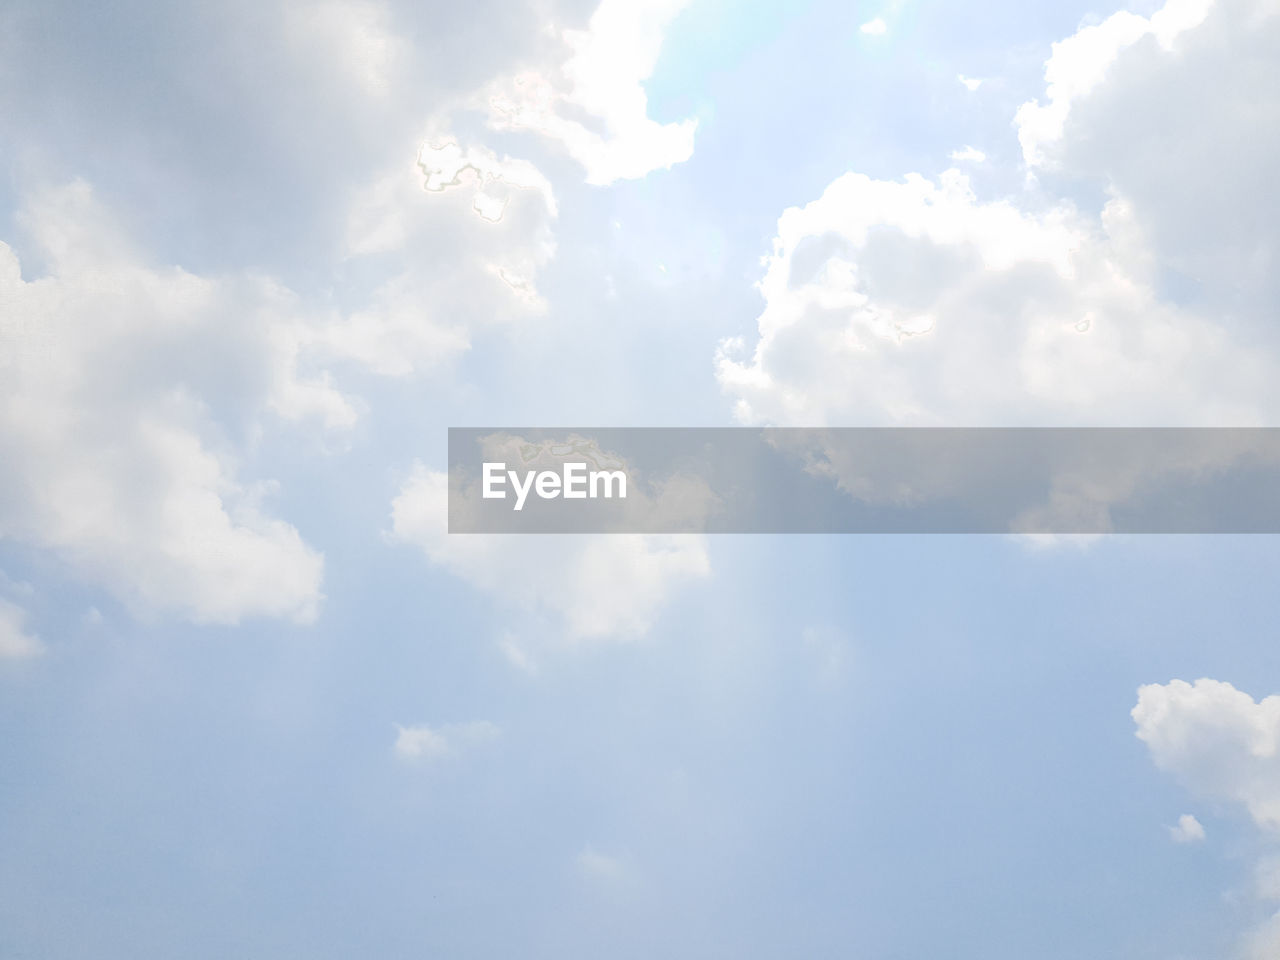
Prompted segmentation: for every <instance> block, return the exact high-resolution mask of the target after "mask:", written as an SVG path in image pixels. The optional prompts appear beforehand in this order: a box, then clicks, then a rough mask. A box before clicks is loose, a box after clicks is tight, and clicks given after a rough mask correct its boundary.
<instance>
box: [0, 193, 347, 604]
mask: <svg viewBox="0 0 1280 960" xmlns="http://www.w3.org/2000/svg"><path fill="white" fill-rule="evenodd" d="M23 220H24V222H25V224H26V227H27V231H28V233H29V234H30V235H31V237H32V238H33V243H32V249H33V252H34V254H35V256H36V258H37V259H38V260H39V262H41V263H43V264H44V265H45V267H46V268H47V272H46V273H45V275H43V276H39V277H37V278H33V279H26V278H24V275H23V268H22V265H21V264H20V263H19V260H18V257H17V255H16V254H15V252H14V250H13V249H11V248H10V247H9V246H8V245H5V244H0V324H2V326H0V340H2V341H3V344H4V349H3V350H2V351H0V460H3V462H4V463H5V464H6V465H7V467H6V470H5V471H4V474H3V476H2V477H0V536H5V537H14V538H17V539H19V540H22V541H25V542H28V543H32V544H36V545H38V546H42V547H47V548H49V549H51V550H53V551H55V552H56V553H58V554H59V555H60V556H62V557H63V558H64V559H65V560H67V561H68V562H69V563H71V564H72V565H73V566H74V567H75V568H77V569H78V570H79V571H80V572H81V573H82V574H84V575H87V576H89V577H91V578H93V579H95V580H98V581H100V582H103V583H105V584H107V585H108V586H109V587H110V588H112V589H114V590H115V591H116V593H117V594H118V595H119V596H120V597H121V598H122V599H124V600H125V601H126V602H128V603H130V604H131V605H133V606H134V607H135V608H136V609H139V610H141V611H146V612H169V613H174V614H177V615H180V616H185V617H188V618H190V619H192V620H196V621H203V622H209V621H212V622H223V623H229V622H235V621H237V620H239V619H240V618H241V617H244V616H254V615H269V616H286V617H292V618H294V619H298V620H308V619H310V618H312V617H313V616H314V615H315V613H316V608H317V604H318V602H319V599H320V582H321V573H322V568H323V562H322V558H321V557H320V555H319V554H318V553H317V552H316V551H314V550H313V549H311V548H310V547H308V546H307V544H306V543H304V542H303V539H302V537H301V536H300V535H299V533H298V531H297V530H295V529H294V528H293V527H292V526H290V525H289V524H287V523H284V522H283V521H281V520H278V519H275V518H273V517H272V516H271V514H270V511H269V510H268V509H267V507H266V505H265V501H266V499H267V497H268V495H269V494H270V492H271V491H270V489H269V487H268V486H266V485H263V484H254V483H247V482H245V481H243V480H241V479H240V478H238V476H237V471H236V462H235V456H234V454H233V453H232V452H231V451H233V450H234V448H235V442H236V438H237V437H241V436H244V435H245V434H246V433H249V432H251V431H252V430H253V428H254V425H255V424H256V423H257V422H258V420H259V419H260V418H261V417H263V416H274V417H276V418H279V419H282V420H301V419H307V418H312V419H316V420H318V421H320V422H321V423H323V424H325V425H327V426H331V427H334V426H336V427H340V426H343V425H346V424H348V423H349V422H350V421H351V419H352V417H353V416H354V414H353V411H352V408H351V406H350V405H349V403H348V402H347V401H346V399H345V398H344V397H343V396H342V395H341V394H340V393H338V392H337V391H336V390H334V389H333V388H332V386H331V385H330V384H329V382H328V381H327V379H326V378H325V377H323V376H320V375H316V376H311V375H307V374H304V373H303V372H302V371H301V368H300V366H299V353H300V349H301V342H302V339H303V333H302V329H303V327H302V321H301V320H300V319H299V318H298V305H297V303H296V302H295V300H294V298H293V297H292V296H291V295H290V294H289V293H288V292H287V291H285V290H283V289H281V288H280V287H278V286H276V285H274V284H272V283H270V282H269V281H266V280H262V279H258V278H253V277H230V278H209V277H201V276H196V275H193V274H190V273H187V272H186V271H184V270H181V269H178V268H172V267H168V268H158V267H153V266H151V265H149V264H147V263H146V262H145V261H144V260H143V259H142V258H140V257H139V256H138V255H137V254H136V253H135V252H133V251H132V250H131V249H130V247H129V242H128V239H127V238H126V237H124V236H123V235H122V234H121V232H120V231H119V230H118V229H117V228H116V227H115V226H114V225H113V223H112V222H111V218H110V217H109V216H108V215H107V214H106V212H104V211H103V210H102V209H101V208H100V206H99V205H97V204H96V203H95V201H94V198H93V196H92V193H91V191H90V190H89V188H88V187H87V186H86V185H85V184H84V183H79V182H77V183H73V184H70V185H68V186H65V187H63V188H60V189H54V190H49V191H45V192H43V193H41V194H40V195H38V196H37V197H35V198H34V199H33V200H32V201H31V202H30V204H29V205H28V206H27V208H26V210H25V213H24V215H23Z"/></svg>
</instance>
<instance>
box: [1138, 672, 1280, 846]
mask: <svg viewBox="0 0 1280 960" xmlns="http://www.w3.org/2000/svg"><path fill="white" fill-rule="evenodd" d="M1133 719H1134V722H1135V723H1136V724H1137V726H1138V731H1137V736H1138V739H1139V740H1141V741H1142V742H1143V743H1145V744H1146V745H1147V749H1148V750H1149V751H1150V752H1151V759H1152V760H1153V761H1155V764H1156V766H1157V767H1159V768H1160V769H1161V770H1165V771H1167V772H1169V773H1171V774H1173V775H1174V776H1175V777H1176V778H1177V779H1178V780H1179V781H1181V782H1182V783H1183V784H1184V785H1186V786H1187V787H1188V788H1189V789H1190V790H1192V791H1193V792H1195V793H1196V794H1198V795H1201V796H1205V797H1209V798H1213V799H1220V800H1228V801H1231V802H1234V803H1239V804H1241V805H1242V806H1243V807H1244V808H1245V809H1247V810H1248V811H1249V814H1250V816H1252V818H1253V820H1254V822H1255V823H1257V825H1258V826H1259V827H1260V828H1262V829H1263V830H1266V831H1269V832H1277V833H1280V696H1270V697H1265V698H1264V699H1262V700H1259V701H1256V702H1255V701H1254V699H1253V698H1252V697H1251V696H1249V695H1248V694H1247V693H1245V692H1243V691H1241V690H1237V689H1236V688H1235V687H1233V686H1232V685H1231V684H1229V683H1223V682H1222V681H1219V680H1210V679H1201V680H1197V681H1196V682H1195V683H1194V684H1191V683H1187V682H1186V681H1184V680H1173V681H1170V682H1169V683H1167V684H1151V685H1148V686H1144V687H1142V688H1141V689H1140V690H1139V691H1138V704H1137V706H1135V707H1134V708H1133Z"/></svg>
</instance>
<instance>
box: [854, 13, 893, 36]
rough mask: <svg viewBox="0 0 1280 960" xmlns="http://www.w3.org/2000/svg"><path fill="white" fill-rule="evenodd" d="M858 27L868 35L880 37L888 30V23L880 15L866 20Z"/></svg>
mask: <svg viewBox="0 0 1280 960" xmlns="http://www.w3.org/2000/svg"><path fill="white" fill-rule="evenodd" d="M858 29H859V30H861V31H862V32H863V33H865V34H869V35H870V36H873V37H882V36H884V35H885V34H886V33H888V32H889V25H888V24H887V23H885V22H884V20H882V19H881V18H880V17H876V18H875V19H874V20H868V21H867V22H866V23H864V24H863V25H862V26H861V27H859V28H858Z"/></svg>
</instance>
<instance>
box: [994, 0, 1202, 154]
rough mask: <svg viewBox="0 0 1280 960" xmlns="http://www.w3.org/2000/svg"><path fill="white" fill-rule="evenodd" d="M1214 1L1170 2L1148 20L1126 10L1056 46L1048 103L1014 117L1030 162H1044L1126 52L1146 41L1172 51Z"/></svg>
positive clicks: (1048, 72) (1030, 105) (1048, 71)
mask: <svg viewBox="0 0 1280 960" xmlns="http://www.w3.org/2000/svg"><path fill="white" fill-rule="evenodd" d="M1213 2H1214V0H1168V2H1167V3H1166V4H1165V6H1164V7H1163V8H1162V9H1161V10H1159V11H1158V12H1156V13H1155V14H1153V15H1152V16H1151V17H1150V18H1149V19H1148V18H1147V17H1143V16H1139V15H1138V14H1135V13H1130V12H1129V11H1127V10H1122V11H1120V12H1119V13H1115V14H1113V15H1111V16H1110V17H1108V18H1107V19H1106V20H1104V21H1102V22H1101V23H1098V24H1092V25H1090V26H1085V27H1082V28H1081V29H1080V30H1079V31H1078V32H1077V33H1075V34H1073V35H1072V36H1070V37H1068V38H1067V39H1066V40H1062V41H1059V42H1058V43H1055V44H1054V45H1053V53H1052V55H1051V56H1050V57H1049V60H1048V62H1047V63H1046V64H1045V84H1046V89H1045V98H1044V102H1041V101H1039V100H1035V101H1029V102H1027V103H1025V104H1023V105H1022V107H1020V108H1019V110H1018V114H1017V117H1016V119H1015V123H1016V125H1017V127H1018V140H1019V141H1020V142H1021V144H1022V152H1023V156H1024V157H1025V158H1026V161H1027V163H1029V164H1032V165H1040V164H1044V163H1045V162H1046V159H1047V158H1046V151H1047V150H1048V149H1049V148H1050V146H1051V145H1052V144H1053V143H1054V142H1055V141H1057V140H1060V139H1061V138H1062V136H1063V131H1064V129H1065V126H1066V121H1067V117H1068V115H1069V114H1070V113H1071V110H1072V107H1073V104H1075V102H1076V101H1078V100H1080V99H1081V98H1083V97H1084V96H1085V95H1087V94H1089V93H1090V92H1091V91H1093V90H1094V89H1095V88H1097V87H1098V86H1099V85H1100V84H1102V82H1103V80H1104V78H1106V76H1107V73H1108V71H1109V70H1110V69H1111V67H1112V65H1113V64H1114V63H1115V61H1116V59H1117V58H1118V57H1119V56H1120V54H1121V52H1122V51H1124V50H1125V49H1127V48H1128V47H1131V46H1133V45H1134V44H1135V43H1137V42H1138V41H1140V40H1142V39H1144V38H1146V37H1152V38H1154V39H1155V40H1156V41H1157V42H1158V43H1159V45H1160V46H1161V47H1162V48H1164V49H1165V50H1166V51H1167V50H1171V49H1172V47H1173V45H1174V43H1175V41H1176V40H1177V38H1178V36H1179V35H1180V34H1182V33H1183V32H1185V31H1187V30H1190V29H1192V28H1193V27H1195V26H1196V25H1197V24H1199V23H1200V22H1201V21H1203V20H1204V18H1205V16H1206V15H1207V14H1208V12H1209V10H1210V8H1211V7H1212V6H1213Z"/></svg>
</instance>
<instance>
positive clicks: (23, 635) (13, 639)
mask: <svg viewBox="0 0 1280 960" xmlns="http://www.w3.org/2000/svg"><path fill="white" fill-rule="evenodd" d="M26 620H27V613H26V611H25V610H23V609H22V608H21V607H20V606H18V605H17V604H16V603H12V602H11V601H9V600H6V599H4V598H3V597H0V660H6V659H14V660H17V659H24V658H26V657H34V656H36V655H37V654H39V653H41V652H42V651H43V650H44V645H43V644H42V643H41V642H40V638H39V637H37V636H36V635H35V634H33V633H29V632H28V631H27V629H26Z"/></svg>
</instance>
